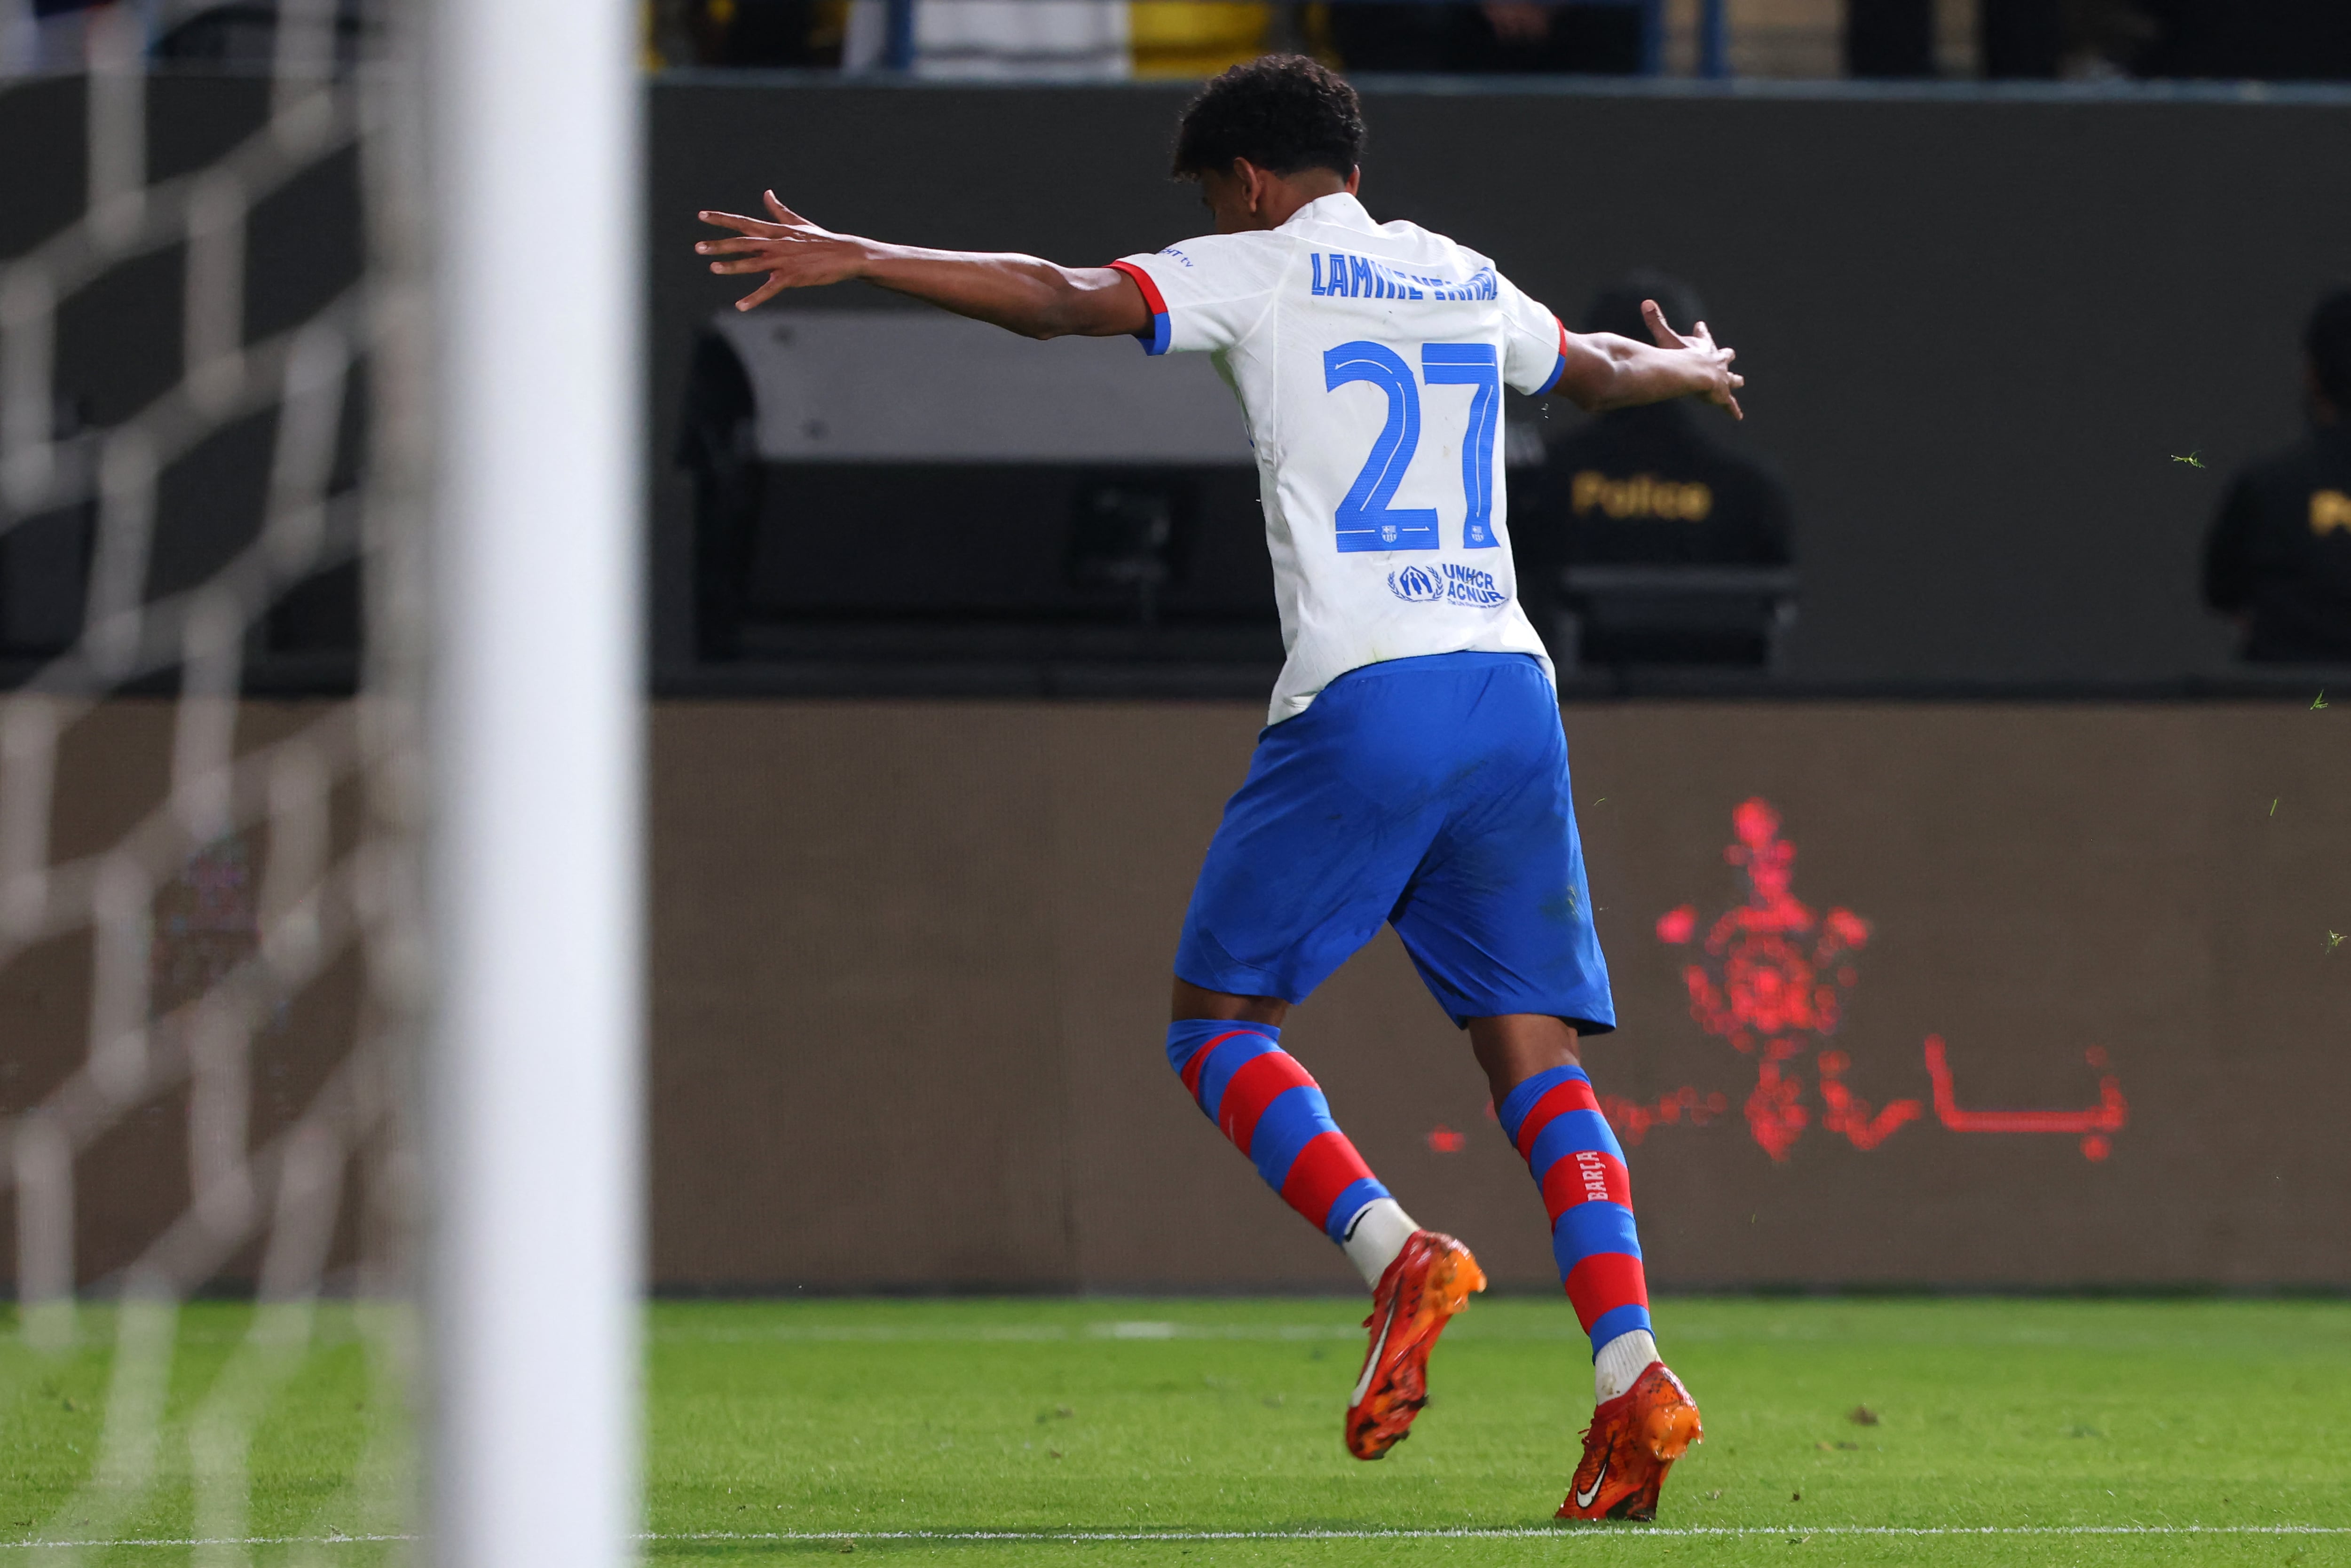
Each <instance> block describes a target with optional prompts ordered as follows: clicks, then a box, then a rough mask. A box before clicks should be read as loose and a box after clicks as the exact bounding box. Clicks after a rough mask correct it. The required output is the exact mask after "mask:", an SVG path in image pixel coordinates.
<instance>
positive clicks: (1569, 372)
mask: <svg viewBox="0 0 2351 1568" xmlns="http://www.w3.org/2000/svg"><path fill="white" fill-rule="evenodd" d="M1641 315H1642V318H1643V319H1646V321H1647V322H1648V324H1649V333H1650V335H1651V336H1652V337H1654V338H1656V340H1657V341H1656V346H1655V347H1652V346H1651V345H1649V344H1647V343H1636V342H1635V341H1634V340H1632V339H1630V338H1620V337H1618V336H1617V335H1616V334H1615V333H1614V332H1589V333H1581V332H1570V333H1568V334H1567V342H1566V346H1565V347H1564V348H1562V350H1560V351H1561V353H1562V355H1563V356H1564V357H1565V359H1566V361H1567V368H1566V369H1564V370H1562V371H1560V374H1559V380H1558V382H1555V383H1554V384H1553V385H1552V389H1551V390H1552V395H1553V396H1556V397H1563V398H1566V399H1567V400H1568V401H1569V402H1573V403H1574V404H1575V406H1576V407H1578V408H1581V409H1584V410H1587V411H1590V412H1594V413H1596V412H1598V411H1599V410H1601V409H1606V408H1631V407H1634V406H1635V404H1639V403H1645V402H1666V401H1667V400H1668V399H1670V398H1677V397H1702V398H1704V399H1706V401H1707V402H1711V403H1719V404H1720V405H1722V406H1723V407H1724V408H1727V409H1729V411H1730V417H1731V418H1733V419H1744V418H1746V417H1747V416H1746V415H1745V414H1744V413H1740V408H1739V399H1738V398H1736V397H1734V396H1733V395H1731V394H1732V393H1733V392H1736V391H1737V390H1738V389H1739V388H1740V387H1743V386H1745V385H1746V384H1747V378H1746V377H1744V376H1740V375H1734V374H1732V373H1731V369H1730V361H1732V360H1734V359H1737V358H1738V357H1739V355H1738V350H1735V349H1719V348H1717V347H1715V342H1714V335H1713V334H1712V333H1710V332H1708V330H1707V329H1706V323H1705V322H1703V321H1700V322H1698V324H1697V325H1696V326H1694V327H1692V328H1691V329H1690V336H1688V337H1687V338H1685V337H1683V336H1682V335H1681V334H1680V333H1678V332H1677V331H1675V330H1674V329H1672V328H1671V327H1669V326H1667V324H1666V313H1665V312H1664V311H1663V310H1660V309H1658V308H1657V302H1656V300H1654V299H1645V300H1643V301H1642V302H1641Z"/></svg>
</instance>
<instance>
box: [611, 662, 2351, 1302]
mask: <svg viewBox="0 0 2351 1568" xmlns="http://www.w3.org/2000/svg"><path fill="white" fill-rule="evenodd" d="M2341 711H2342V710H2341V709H2339V708H2336V707H2334V706H2330V707H2329V708H2327V709H2324V710H2315V711H2314V710H2308V709H2299V708H2297V709H2287V708H2282V707H2272V706H2262V707H2254V706H2219V705H2213V706H2137V707H2091V706H1922V707H1888V706H1773V705H1755V706H1713V705H1689V706H1618V707H1610V708H1600V709H1571V710H1570V712H1569V714H1568V717H1567V724H1568V732H1569V738H1570V742H1571V744H1572V746H1573V750H1574V757H1575V764H1576V769H1577V785H1578V790H1577V794H1578V800H1579V803H1580V806H1581V809H1582V814H1583V830H1584V833H1585V841H1586V844H1587V846H1588V848H1589V851H1590V858H1591V864H1592V887H1593V896H1594V901H1595V903H1596V904H1597V906H1598V909H1599V920H1600V925H1601V929H1602V933H1603V936H1604V939H1605V941H1606V944H1607V948H1608V953H1609V956H1610V961H1611V963H1612V965H1613V967H1614V976H1615V980H1616V986H1617V997H1618V1006H1619V1009H1620V1012H1621V1015H1622V1018H1623V1027H1622V1029H1620V1030H1618V1032H1617V1033H1615V1034H1614V1035H1612V1036H1609V1037H1606V1038H1604V1039H1602V1040H1595V1041H1593V1042H1592V1043H1591V1046H1590V1049H1589V1051H1588V1062H1589V1065H1590V1067H1591V1070H1592V1072H1593V1077H1594V1079H1595V1081H1596V1082H1597V1084H1598V1087H1599V1089H1600V1091H1601V1092H1603V1094H1604V1095H1605V1096H1608V1097H1609V1098H1608V1100H1607V1105H1608V1108H1609V1110H1610V1113H1611V1114H1612V1117H1613V1119H1614V1121H1615V1122H1616V1124H1617V1125H1618V1127H1619V1129H1620V1134H1621V1135H1622V1136H1623V1137H1624V1139H1625V1143H1626V1144H1627V1145H1628V1155H1629V1157H1630V1162H1631V1166H1632V1170H1633V1180H1634V1188H1635V1194H1636V1195H1637V1202H1638V1204H1639V1207H1640V1213H1641V1218H1642V1230H1643V1241H1644V1245H1645V1248H1646V1251H1647V1254H1648V1259H1649V1266H1650V1272H1651V1279H1652V1280H1653V1281H1656V1283H1657V1284H1658V1285H1659V1286H1660V1287H1695V1286H1714V1285H1722V1286H1751V1285H1762V1284H1791V1285H1796V1284H1800V1285H1826V1284H1899V1285H1938V1286H1970V1287H1985V1286H1996V1285H2020V1286H2039V1287H2058V1286H2078V1285H2115V1286H2119V1285H2176V1284H2189V1283H2217V1284H2223V1285H2321V1286H2326V1287H2331V1288H2343V1287H2346V1286H2351V1231H2346V1228H2345V1227H2344V1226H2343V1225H2342V1223H2341V1217H2342V1214H2343V1211H2344V1207H2345V1203H2346V1199H2347V1198H2351V1142H2346V1139H2345V1138H2344V1137H2343V1136H2342V1132H2341V1127H2340V1121H2341V1114H2342V1107H2343V1106H2344V1105H2345V1104H2346V1103H2351V1058H2346V1050H2345V1048H2346V1045H2351V943H2345V944H2344V945H2343V946H2342V947H2341V948H2340V950H2337V951H2330V949H2329V941H2330V936H2329V930H2330V927H2332V928H2333V929H2334V930H2335V931H2342V930H2345V929H2346V928H2351V902H2346V900H2347V899H2351V893H2347V892H2346V888H2347V887H2351V883H2346V877H2345V872H2346V868H2347V867H2351V798H2346V794H2345V792H2344V790H2343V789H2342V788H2341V783H2342V779H2343V774H2344V761H2345V758H2346V755H2351V746H2347V745H2346V738H2345V731H2344V728H2343V724H2344V722H2345V721H2344V720H2343V719H2342V718H2340V717H2339V716H2338V714H2339V713H2340V712H2341ZM1258 723H1259V714H1258V710H1256V709H1254V708H1253V707H1245V706H1238V705H1233V706H1221V705H1202V706H1174V705H1170V706H1141V705H1134V706H1082V705H1068V706H1049V705H1030V706H1018V705H968V706H952V705H944V704H942V705H919V704H909V705H904V706H886V705H846V704H843V705H832V706H828V705H822V704H810V705H778V706H748V705H745V706H726V705H697V704H683V703H681V704H672V705H667V706H664V707H663V708H661V709H660V710H659V712H658V715H657V717H656V721H655V726H654V736H655V747H654V758H655V761H654V771H653V787H654V791H655V821H656V822H657V824H658V826H657V830H656V838H655V845H654V860H653V887H654V901H655V902H654V911H655V913H654V923H653V925H654V943H655V948H654V962H653V998H654V1028H653V1035H654V1041H655V1045H654V1056H653V1106H654V1129H653V1154H654V1161H653V1168H654V1178H653V1270H654V1275H655V1278H656V1279H657V1280H659V1281H661V1282H662V1283H663V1284H664V1286H667V1287H671V1288H678V1289H737V1288H746V1287H769V1286H778V1285H800V1284H804V1285H806V1286H808V1287H809V1288H811V1289H839V1288H843V1287H850V1286H862V1285H882V1286H892V1287H918V1288H935V1287H963V1288H976V1287H980V1286H986V1285H1003V1286H1019V1287H1027V1288H1068V1287H1086V1288H1102V1289H1140V1288H1145V1287H1153V1286H1163V1285H1165V1286H1176V1287H1185V1288H1201V1287H1207V1288H1222V1287H1240V1286H1278V1287H1282V1288H1301V1289H1306V1288H1350V1287H1351V1281H1352V1279H1353V1276H1352V1274H1351V1273H1350V1272H1349V1270H1347V1269H1346V1268H1345V1266H1344V1264H1343V1261H1342V1260H1340V1258H1339V1256H1338V1254H1337V1252H1336V1250H1335V1249H1332V1247H1331V1246H1330V1245H1329V1243H1327V1242H1326V1241H1324V1240H1322V1239H1320V1238H1319V1237H1318V1236H1317V1235H1316V1234H1315V1233H1314V1232H1312V1231H1311V1230H1310V1229H1309V1228H1307V1227H1306V1226H1305V1225H1304V1224H1303V1223H1301V1221H1300V1220H1299V1219H1298V1218H1296V1217H1294V1216H1293V1215H1291V1214H1290V1211H1289V1210H1288V1209H1286V1208H1284V1207H1282V1206H1281V1204H1280V1202H1279V1201H1277V1200H1276V1199H1275V1198H1274V1197H1272V1196H1271V1195H1270V1194H1269V1193H1268V1192H1266V1191H1265V1190H1264V1189H1263V1188H1262V1187H1261V1186H1259V1183H1258V1180H1257V1177H1256V1176H1255V1174H1254V1172H1253V1171H1252V1170H1251V1168H1250V1167H1249V1165H1248V1164H1247V1162H1246V1161H1244V1160H1243V1159H1241V1158H1240V1157H1239V1156H1238V1155H1237V1154H1235V1153H1234V1151H1233V1150H1232V1149H1231V1148H1230V1147H1229V1146H1228V1145H1227V1144H1226V1143H1225V1142H1224V1141H1223V1140H1222V1139H1221V1138H1220V1137H1218V1136H1217V1133H1216V1132H1215V1130H1214V1129H1213V1128H1212V1127H1211V1126H1209V1124H1207V1122H1206V1121H1205V1120H1204V1119H1203V1118H1202V1117H1201V1115H1200V1114H1199V1113H1198V1111H1197V1110H1196V1109H1195V1108H1194V1107H1193V1106H1192V1104H1191V1103H1190V1101H1189V1100H1188V1098H1187V1097H1186V1095H1185V1094H1184V1092H1183V1090H1182V1088H1181V1087H1180V1085H1178V1083H1177V1082H1175V1078H1174V1076H1173V1075H1172V1074H1171V1073H1170V1072H1169V1071H1168V1070H1167V1067H1166V1064H1165V1058H1164V1055H1163V1053H1162V1050H1161V1044H1162V1040H1163V1037H1164V1032H1165V999H1166V994H1167V978H1166V977H1167V963H1168V958H1169V956H1170V954H1171V952H1172V949H1173V946H1174V943H1175V932H1176V927H1177V925H1178V922H1179V920H1180V918H1181V916H1182V914H1183V909H1184V903H1185V899H1186V894H1187V893H1188V891H1189V888H1190V882H1191V877H1192V875H1193V873H1194V872H1195V870H1196V867H1197V864H1198V861H1199V857H1200V854H1201V852H1202V850H1203V848H1204V846H1205V845H1206V843H1207V838H1208V836H1209V834H1210V832H1211V831H1213V829H1214V827H1215V825H1216V821H1217V814H1218V812H1219V810H1220V809H1221V807H1222V803H1223V800H1224V797H1225V795H1226V794H1227V793H1228V791H1229V790H1230V789H1232V788H1233V787H1234V786H1235V784H1236V783H1237V782H1238V779H1239V778H1240V776H1241V773H1242V770H1243V768H1244V767H1245V765H1246V761H1247V758H1248V754H1249V747H1250V744H1251V741H1252V738H1253V736H1254V732H1255V729H1256V727H1257V725H1258ZM2273 802H2274V810H2273ZM1726 850H1729V851H1732V852H1733V858H1727V857H1726ZM1791 856H1792V857H1793V858H1792V860H1791V859H1790V858H1789V857H1791ZM1734 859H1735V860H1736V862H1738V863H1734ZM1750 873H1754V874H1753V875H1752V877H1750ZM1775 875H1776V876H1777V880H1775ZM1726 915H1728V916H1729V919H1728V920H1725V919H1724V917H1725V916H1726ZM1692 971H1695V972H1696V975H1697V982H1696V984H1695V986H1694V985H1693V981H1692V978H1691V973H1692ZM1701 1014H1702V1015H1704V1017H1705V1018H1706V1019H1708V1020H1710V1021H1711V1022H1712V1023H1713V1025H1714V1027H1715V1029H1717V1030H1720V1031H1722V1032H1719V1033H1712V1032H1709V1031H1708V1028H1707V1027H1706V1026H1705V1024H1703V1023H1702V1022H1701V1021H1700V1018H1699V1016H1698V1015H1701ZM1933 1040H1939V1041H1940V1042H1942V1047H1941V1052H1940V1055H1939V1058H1937V1057H1936V1056H1934V1055H1933V1054H1932V1052H1931V1048H1930V1043H1929V1042H1930V1041H1933ZM1742 1042H1743V1044H1744V1045H1745V1047H1746V1049H1744V1050H1742V1049H1740V1046H1741V1043H1742ZM1284 1043H1285V1044H1286V1045H1289V1046H1290V1048H1291V1049H1293V1050H1294V1051H1296V1053H1297V1054H1298V1055H1299V1056H1300V1058H1301V1060H1303V1061H1305V1063H1306V1064H1307V1066H1308V1068H1309V1069H1310V1070H1311V1071H1313V1072H1314V1073H1315V1074H1316V1076H1317V1077H1318V1078H1319V1079H1320V1080H1321V1082H1322V1084H1323V1085H1324V1087H1325V1088H1326V1089H1327V1090H1328V1091H1329V1093H1330V1096H1331V1100H1332V1105H1333V1107H1334V1108H1335V1111H1336V1113H1337V1114H1338V1116H1339V1118H1340V1120H1341V1122H1342V1123H1343V1125H1345V1126H1346V1128H1347V1129H1348V1130H1349V1132H1350V1133H1351V1134H1353V1136H1354V1137H1355V1139H1356V1141H1357V1142H1358V1144H1359V1145H1361V1147H1362V1148H1363V1150H1364V1154H1365V1155H1366V1156H1367V1157H1368V1158H1369V1159H1370V1161H1371V1162H1372V1164H1373V1166H1374V1168H1375V1169H1376V1170H1377V1171H1378V1172H1379V1173H1380V1174H1381V1176H1383V1177H1384V1179H1385V1180H1386V1181H1387V1182H1388V1183H1389V1184H1390V1185H1391V1186H1393V1187H1394V1188H1395V1191H1396V1193H1397V1195H1398V1196H1399V1197H1400V1198H1401V1199H1402V1200H1403V1202H1404V1203H1405V1205H1406V1207H1409V1208H1410V1209H1411V1210H1412V1212H1413V1213H1414V1214H1415V1215H1416V1217H1417V1218H1419V1219H1420V1220H1422V1221H1423V1222H1424V1223H1426V1224H1430V1225H1435V1226H1439V1227H1442V1228H1447V1229H1451V1230H1455V1231H1457V1232H1458V1233H1459V1234H1460V1235H1462V1236H1463V1237H1465V1238H1467V1239H1469V1240H1470V1241H1471V1243H1472V1244H1473V1245H1474V1246H1476V1247H1477V1249H1479V1255H1480V1257H1481V1258H1483V1259H1484V1260H1485V1261H1486V1264H1487V1267H1488V1268H1489V1270H1491V1271H1492V1272H1493V1273H1494V1275H1495V1277H1496V1278H1497V1280H1498V1281H1504V1282H1507V1283H1509V1284H1511V1285H1524V1286H1543V1287H1546V1288H1556V1284H1555V1280H1554V1276H1553V1274H1552V1263H1551V1260H1550V1256H1549V1252H1548V1248H1547V1240H1548V1238H1547V1234H1546V1230H1545V1227H1544V1224H1543V1218H1542V1209H1541V1204H1540V1201H1539V1200H1538V1198H1537V1196H1536V1194H1535V1192H1534V1190H1533V1187H1532V1185H1531V1183H1530V1182H1529V1180H1528V1178H1527V1176H1526V1173H1525V1169H1524V1167H1523V1166H1522V1165H1520V1162H1519V1160H1518V1158H1517V1156H1516V1155H1514V1154H1513V1153H1512V1151H1511V1150H1510V1147H1509V1145H1507V1144H1506V1143H1505V1142H1504V1140H1503V1139H1502V1137H1501V1135H1500V1134H1499V1132H1498V1131H1497V1130H1496V1128H1495V1126H1494V1125H1493V1124H1492V1123H1491V1122H1489V1120H1488V1119H1487V1116H1486V1111H1485V1103H1486V1096H1485V1091H1484V1087H1483V1081H1482V1079H1481V1078H1480V1077H1479V1074H1478V1072H1477V1071H1476V1069H1475V1068H1474V1067H1473V1065H1472V1064H1471V1062H1470V1061H1469V1056H1468V1048H1467V1046H1466V1043H1465V1042H1464V1040H1463V1039H1462V1037H1461V1036H1459V1035H1458V1034H1457V1033H1456V1032H1455V1031H1454V1030H1453V1029H1452V1028H1451V1026H1450V1024H1449V1023H1448V1022H1447V1019H1445V1018H1444V1016H1443V1015H1442V1014H1441V1013H1440V1012H1439V1010H1438V1009H1437V1006H1436V1004H1435V1003H1433V1002H1432V1001H1430V1000H1429V999H1428V998H1427V997H1426V994H1425V993H1424V992H1423V991H1422V989H1421V988H1420V985H1419V982H1418V980H1417V978H1416V977H1415V976H1414V974H1413V972H1412V969H1411V966H1410V964H1409V962H1408V961H1407V960H1406V959H1405V956H1404V955H1403V952H1402V950H1401V948H1400V947H1398V946H1397V945H1396V944H1395V940H1394V938H1393V937H1392V936H1387V935H1383V936H1381V937H1380V938H1379V939H1378V940H1377V941H1375V942H1374V943H1373V944H1372V946H1370V947H1369V948H1368V949H1367V950H1366V951H1365V952H1364V953H1363V954H1362V955H1361V956H1358V957H1357V958H1356V959H1355V960H1354V961H1353V963H1351V964H1350V965H1349V966H1348V967H1346V968H1345V969H1344V970H1343V971H1342V972H1341V974H1340V975H1339V976H1338V977H1337V978H1336V979H1334V980H1333V981H1332V983H1331V984H1330V985H1329V986H1328V988H1326V989H1325V990H1324V991H1323V993H1322V994H1321V995H1319V996H1317V997H1316V998H1313V999H1312V1000H1311V1002H1310V1003H1309V1004H1308V1005H1307V1006H1305V1007H1303V1008H1301V1009H1299V1010H1298V1011H1297V1012H1296V1013H1295V1014H1293V1019H1292V1023H1291V1025H1290V1028H1289V1029H1288V1030H1286V1031H1285V1035H1284ZM1759 1091H1760V1092H1759Z"/></svg>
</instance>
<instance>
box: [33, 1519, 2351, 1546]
mask: <svg viewBox="0 0 2351 1568" xmlns="http://www.w3.org/2000/svg"><path fill="white" fill-rule="evenodd" d="M1813 1535H1898V1536H1937V1535H1952V1536H1983V1535H2351V1525H2341V1524H1928V1525H1901V1524H1816V1525H1811V1526H1802V1525H1792V1526H1776V1525H1761V1524H1752V1525H1737V1524H1719V1525H1715V1524H1625V1525H1618V1526H1615V1527H1614V1528H1606V1529H1603V1528H1596V1527H1594V1526H1591V1525H1573V1524H1572V1525H1568V1526H1566V1527H1564V1528H1562V1527H1560V1526H1557V1525H1552V1526H1543V1525H1488V1526H1464V1527H1461V1528H1458V1529H1445V1528H1433V1529H1426V1530H1403V1529H1399V1530H771V1531H736V1530H690V1531H648V1532H646V1533H643V1534H640V1535H638V1536H637V1537H636V1539H637V1540H639V1541H650V1542H663V1541H776V1542H789V1541H1064V1542H1067V1541H1525V1540H1536V1539H1541V1540H1548V1541H1579V1540H1580V1541H1628V1540H1637V1539H1643V1538H1646V1537H1651V1536H1665V1537H1684V1538H1687V1537H1691V1536H1723V1537H1729V1538H1733V1539H1743V1538H1746V1537H1749V1536H1755V1537H1764V1536H1813ZM421 1539H423V1538H422V1537H421V1536H415V1535H252V1536H243V1537H237V1536H202V1537H199V1536H187V1537H180V1538H173V1539H153V1538H141V1537H129V1538H121V1539H115V1540H103V1541H0V1552H7V1551H23V1550H26V1549H29V1548H33V1547H52V1548H54V1547H61V1546H62V1547H82V1548H101V1547H103V1548H111V1547H128V1546H181V1547H187V1546H360V1545H365V1544H369V1543H386V1542H413V1541H418V1540H421Z"/></svg>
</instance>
